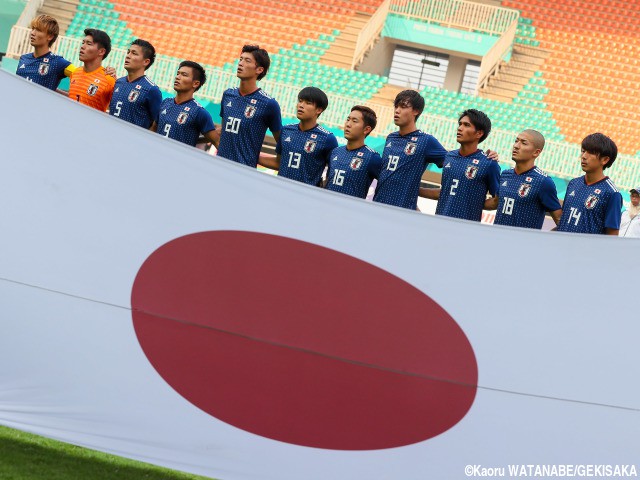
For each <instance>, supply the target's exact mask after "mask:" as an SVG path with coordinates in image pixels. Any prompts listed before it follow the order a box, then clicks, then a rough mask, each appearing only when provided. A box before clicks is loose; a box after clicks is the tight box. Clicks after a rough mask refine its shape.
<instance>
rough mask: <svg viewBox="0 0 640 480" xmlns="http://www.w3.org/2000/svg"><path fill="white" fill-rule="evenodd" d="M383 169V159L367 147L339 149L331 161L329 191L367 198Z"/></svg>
mask: <svg viewBox="0 0 640 480" xmlns="http://www.w3.org/2000/svg"><path fill="white" fill-rule="evenodd" d="M381 168H382V158H381V157H380V155H379V154H378V152H376V151H375V150H372V149H371V148H369V147H367V146H366V145H363V146H362V147H360V148H356V149H355V150H349V149H347V147H346V146H343V147H337V148H336V149H334V150H333V152H331V159H330V160H329V172H328V173H327V189H328V190H332V191H334V192H340V193H344V194H346V195H351V196H352V197H360V198H366V197H367V192H368V191H369V187H370V186H371V182H372V181H373V179H374V178H379V176H380V169H381Z"/></svg>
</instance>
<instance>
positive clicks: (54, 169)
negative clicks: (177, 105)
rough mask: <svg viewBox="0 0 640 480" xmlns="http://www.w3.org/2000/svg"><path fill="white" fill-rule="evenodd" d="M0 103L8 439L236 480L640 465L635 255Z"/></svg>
mask: <svg viewBox="0 0 640 480" xmlns="http://www.w3.org/2000/svg"><path fill="white" fill-rule="evenodd" d="M0 87H1V88H0V92H1V93H0V95H2V101H1V102H0V105H2V107H1V111H0V128H1V130H0V131H1V132H2V137H1V138H2V143H1V145H0V168H1V170H0V182H1V187H0V232H1V234H0V252H1V254H0V277H1V278H0V308H1V310H0V312H1V313H0V322H1V323H0V325H1V330H0V333H1V335H0V422H1V423H2V424H4V425H8V426H10V427H15V428H19V429H23V430H27V431H30V432H35V433H38V434H42V435H46V436H49V437H53V438H56V439H59V440H63V441H67V442H72V443H75V444H78V445H84V446H87V447H91V448H95V449H98V450H103V451H106V452H112V453H116V454H119V455H124V456H127V457H131V458H136V459H139V460H144V461H147V462H152V463H156V464H159V465H164V466H168V467H172V468H176V469H180V470H185V471H189V472H194V473H200V474H204V475H208V476H212V477H216V478H221V479H225V480H227V479H229V480H232V479H263V478H264V479H291V480H294V479H295V480H299V479H328V478H332V479H364V478H367V479H374V478H375V479H421V480H423V479H427V478H429V479H454V478H464V477H465V475H466V474H469V473H472V474H473V472H471V471H470V470H468V467H467V465H475V466H482V467H505V466H507V465H508V464H613V465H616V464H623V465H624V464H632V463H633V462H637V460H638V456H637V453H638V446H639V443H638V439H637V435H638V432H640V389H639V386H638V385H639V384H638V381H637V379H638V378H639V377H640V367H639V366H640V349H638V338H640V326H639V325H640V324H639V322H638V321H637V309H638V303H637V283H636V278H635V277H636V276H637V270H638V269H637V266H638V262H637V257H638V248H639V245H638V243H637V242H634V241H632V240H629V241H625V240H620V239H618V238H604V237H583V236H578V235H563V234H552V233H542V232H535V231H529V230H514V229H507V228H499V227H491V226H486V225H479V224H473V223H467V222H462V221H455V220H450V219H445V218H440V217H432V216H427V215H420V214H417V213H415V212H410V211H405V210H399V209H395V208H390V207H386V206H381V205H375V204H372V203H370V202H365V201H360V200H356V199H352V198H348V197H345V196H340V195H335V194H332V193H329V192H325V191H322V190H320V189H317V188H310V187H307V186H304V185H300V184H296V183H293V182H290V181H286V180H283V179H279V178H274V177H271V176H268V175H264V174H261V173H259V172H257V171H255V170H251V169H249V168H245V167H242V166H239V165H236V164H232V163H230V162H227V161H225V160H222V159H219V158H213V157H210V156H207V155H204V154H203V153H201V152H199V151H196V150H195V149H192V148H188V147H185V146H183V145H181V144H178V143H176V142H174V141H171V140H168V139H165V138H163V137H162V136H160V135H157V134H152V133H149V132H145V131H143V130H141V129H139V128H136V127H133V126H130V125H129V124H127V123H125V122H122V121H120V120H118V119H115V118H111V117H107V116H106V115H104V114H101V113H99V112H96V111H92V110H89V109H87V108H84V107H82V106H79V105H76V104H73V103H71V102H70V101H69V100H68V99H66V98H63V97H62V96H59V95H54V94H52V93H50V92H48V91H45V90H43V89H41V88H39V87H37V86H34V85H31V84H28V83H27V82H24V81H22V80H20V79H18V78H15V77H12V76H10V75H8V74H5V73H2V74H0ZM503 154H504V153H503ZM614 169H615V166H614ZM466 469H467V470H466Z"/></svg>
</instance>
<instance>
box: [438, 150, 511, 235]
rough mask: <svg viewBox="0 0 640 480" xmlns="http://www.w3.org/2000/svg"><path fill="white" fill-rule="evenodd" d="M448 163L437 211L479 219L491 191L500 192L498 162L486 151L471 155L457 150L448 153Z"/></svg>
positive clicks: (446, 214)
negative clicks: (462, 153) (488, 156)
mask: <svg viewBox="0 0 640 480" xmlns="http://www.w3.org/2000/svg"><path fill="white" fill-rule="evenodd" d="M446 162H447V168H444V169H443V170H442V188H441V190H440V198H439V199H438V206H437V207H436V214H437V215H444V216H447V217H455V218H463V219H466V220H473V221H475V222H479V221H480V219H481V218H482V208H483V207H484V201H485V199H486V197H487V192H488V193H490V194H491V195H495V194H496V192H497V191H498V178H499V177H500V166H499V165H498V162H494V161H493V160H490V159H489V158H487V156H486V155H485V154H484V153H483V152H482V150H476V151H475V152H474V153H472V154H471V155H467V156H463V155H461V154H460V151H459V150H453V151H451V152H448V153H447V156H446Z"/></svg>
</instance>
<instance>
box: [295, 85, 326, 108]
mask: <svg viewBox="0 0 640 480" xmlns="http://www.w3.org/2000/svg"><path fill="white" fill-rule="evenodd" d="M300 100H306V101H307V102H311V103H313V104H314V105H315V106H316V107H317V108H321V109H322V111H323V112H324V111H325V110H326V109H327V107H328V106H329V99H328V98H327V94H326V93H324V92H323V91H322V90H320V89H319V88H318V87H304V88H303V89H302V90H300V93H298V101H300Z"/></svg>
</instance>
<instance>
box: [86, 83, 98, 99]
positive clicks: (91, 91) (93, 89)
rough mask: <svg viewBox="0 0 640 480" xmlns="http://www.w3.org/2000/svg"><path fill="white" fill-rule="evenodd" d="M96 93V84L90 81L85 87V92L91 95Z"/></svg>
mask: <svg viewBox="0 0 640 480" xmlns="http://www.w3.org/2000/svg"><path fill="white" fill-rule="evenodd" d="M96 93H98V85H96V84H95V83H92V84H91V85H89V87H88V88H87V94H88V95H91V96H92V97H93V96H94V95H95V94H96Z"/></svg>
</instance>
